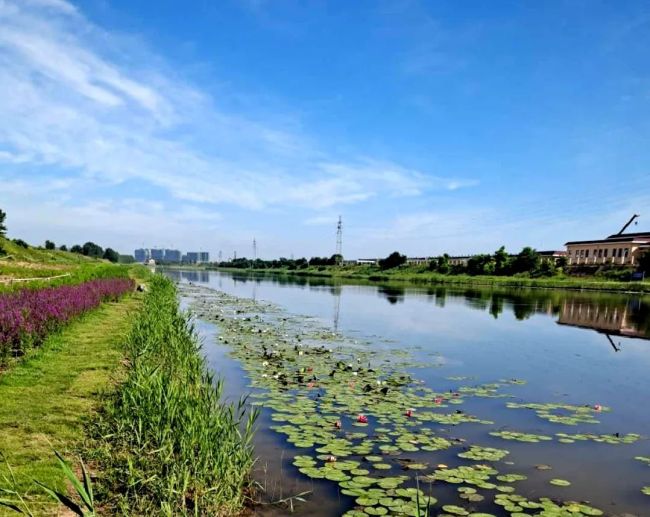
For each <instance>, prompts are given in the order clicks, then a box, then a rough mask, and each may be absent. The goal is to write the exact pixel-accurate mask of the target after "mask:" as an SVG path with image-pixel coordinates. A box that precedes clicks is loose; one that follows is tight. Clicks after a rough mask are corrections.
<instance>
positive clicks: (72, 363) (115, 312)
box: [0, 294, 142, 515]
mask: <svg viewBox="0 0 650 517" xmlns="http://www.w3.org/2000/svg"><path fill="white" fill-rule="evenodd" d="M141 302H142V295H138V294H133V295H129V296H127V297H126V298H124V299H123V300H122V301H120V302H117V303H105V304H103V305H102V306H101V307H99V308H98V309H96V310H94V311H92V312H90V313H88V314H86V315H85V316H83V317H82V318H80V319H79V320H77V321H75V322H74V323H72V324H71V325H70V326H68V327H67V328H65V329H64V330H62V331H61V332H60V333H58V334H55V335H52V336H50V337H49V338H47V339H46V341H45V343H44V344H43V346H42V347H41V348H39V349H38V350H36V351H34V352H33V353H30V354H28V356H27V357H25V358H24V360H23V361H22V362H21V363H20V364H18V365H16V366H14V367H13V368H12V369H11V370H9V371H7V372H5V373H4V374H1V375H0V401H1V402H0V451H1V452H2V453H3V454H4V456H5V458H6V460H7V462H8V463H9V465H11V467H12V468H13V470H14V473H15V474H16V477H17V480H18V483H19V486H20V488H21V489H22V490H24V491H25V492H26V493H28V494H30V495H31V496H34V497H36V501H35V504H36V506H34V508H38V509H39V511H38V512H37V514H39V515H41V514H42V513H45V508H49V509H52V506H51V505H52V503H50V502H49V498H48V497H47V496H46V495H45V494H44V493H43V492H42V491H41V490H39V489H37V488H36V486H35V485H34V483H33V481H32V480H33V479H37V480H39V481H41V482H44V483H45V484H47V485H49V486H55V487H58V488H59V489H65V483H64V475H63V472H62V471H61V469H60V467H59V466H58V464H57V460H56V457H55V456H54V454H53V451H52V448H56V449H57V450H60V451H61V452H63V453H64V454H65V455H66V456H68V457H72V456H73V454H74V453H75V452H78V451H79V448H80V446H81V445H82V442H83V438H84V426H85V422H86V420H87V419H88V418H89V417H90V416H91V415H92V414H93V412H94V411H95V409H96V408H97V405H98V402H99V394H100V393H101V392H102V391H103V390H105V389H106V388H107V387H109V386H110V385H111V384H112V375H113V374H114V372H115V371H116V369H118V368H119V366H120V361H121V359H122V357H123V355H122V351H121V344H122V343H123V340H124V337H125V335H126V333H127V331H128V330H129V328H130V326H131V321H132V319H131V318H132V316H133V315H134V314H135V312H136V310H137V308H138V307H139V305H140V304H141ZM3 469H6V467H4V466H0V470H3ZM30 499H31V497H30ZM42 504H43V505H45V506H41V505H42ZM0 515H2V511H1V510H0Z"/></svg>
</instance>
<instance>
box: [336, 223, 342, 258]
mask: <svg viewBox="0 0 650 517" xmlns="http://www.w3.org/2000/svg"><path fill="white" fill-rule="evenodd" d="M336 254H337V255H338V257H337V258H338V260H339V261H342V260H343V220H342V219H341V216H340V215H339V222H338V224H337V225H336Z"/></svg>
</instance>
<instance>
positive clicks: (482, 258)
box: [467, 255, 496, 275]
mask: <svg viewBox="0 0 650 517" xmlns="http://www.w3.org/2000/svg"><path fill="white" fill-rule="evenodd" d="M495 268H496V262H495V260H494V258H493V257H492V255H474V256H473V257H472V258H470V259H469V260H468V261H467V273H468V274H469V275H493V274H494V273H495Z"/></svg>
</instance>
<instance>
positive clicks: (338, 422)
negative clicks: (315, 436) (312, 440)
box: [334, 420, 342, 429]
mask: <svg viewBox="0 0 650 517" xmlns="http://www.w3.org/2000/svg"><path fill="white" fill-rule="evenodd" d="M334 427H336V428H337V429H341V427H342V424H341V421H340V420H337V421H336V422H334Z"/></svg>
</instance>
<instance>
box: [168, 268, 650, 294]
mask: <svg viewBox="0 0 650 517" xmlns="http://www.w3.org/2000/svg"><path fill="white" fill-rule="evenodd" d="M321 267H322V266H321ZM178 269H183V268H182V267H180V268H178ZM205 269H206V270H208V271H225V272H230V273H233V272H237V273H246V272H251V273H269V274H273V275H285V276H300V277H313V278H330V279H346V280H364V281H367V282H370V283H374V284H382V283H402V284H410V285H413V286H417V285H420V286H422V285H448V286H483V287H510V288H523V289H554V290H570V291H602V292H615V293H623V294H637V295H638V294H641V295H646V294H650V281H648V280H643V281H630V282H622V281H615V280H601V279H588V278H573V277H552V278H527V277H516V276H488V275H477V276H470V275H442V274H440V273H433V272H429V271H417V270H415V271H414V270H413V269H410V270H409V269H397V270H387V271H381V270H378V269H375V270H370V271H369V268H368V267H358V266H348V267H345V266H343V267H337V266H326V269H321V270H318V269H316V268H307V269H287V268H268V269H256V268H249V269H243V268H229V267H207V268H205Z"/></svg>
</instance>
